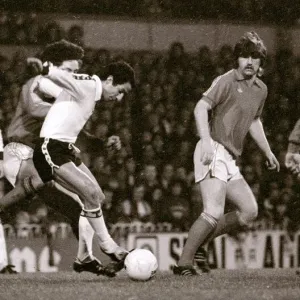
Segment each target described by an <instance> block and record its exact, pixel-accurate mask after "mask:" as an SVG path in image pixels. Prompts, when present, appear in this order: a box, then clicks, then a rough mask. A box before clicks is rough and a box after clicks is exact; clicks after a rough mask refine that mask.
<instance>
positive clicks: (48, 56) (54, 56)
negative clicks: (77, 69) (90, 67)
mask: <svg viewBox="0 0 300 300" xmlns="http://www.w3.org/2000/svg"><path fill="white" fill-rule="evenodd" d="M83 56H84V50H83V48H82V47H80V46H78V45H76V44H73V43H71V42H68V41H66V40H64V39H63V40H60V41H58V42H54V43H51V44H48V45H47V46H46V47H45V50H44V51H43V52H42V54H41V60H42V61H43V62H45V61H50V62H52V63H53V64H54V65H55V66H59V65H61V64H62V62H63V61H65V60H81V59H82V58H83Z"/></svg>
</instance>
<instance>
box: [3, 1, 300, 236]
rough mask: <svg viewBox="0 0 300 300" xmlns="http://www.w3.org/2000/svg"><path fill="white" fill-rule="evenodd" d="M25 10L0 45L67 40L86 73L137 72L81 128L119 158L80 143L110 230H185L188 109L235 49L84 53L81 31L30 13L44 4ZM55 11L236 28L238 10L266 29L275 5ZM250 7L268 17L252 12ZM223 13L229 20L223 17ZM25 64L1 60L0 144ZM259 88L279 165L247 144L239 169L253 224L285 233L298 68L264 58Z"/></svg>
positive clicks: (190, 138) (32, 215)
mask: <svg viewBox="0 0 300 300" xmlns="http://www.w3.org/2000/svg"><path fill="white" fill-rule="evenodd" d="M18 2H20V1H18ZM21 2H22V7H20V9H23V11H24V13H18V14H15V13H10V12H9V11H6V12H1V13H0V44H18V45H30V44H31V45H32V44H36V45H45V44H46V43H51V42H54V41H57V40H59V39H61V38H65V39H67V40H70V41H72V42H75V43H77V44H80V45H82V46H83V47H84V48H85V57H84V60H83V66H82V69H81V70H80V72H82V73H90V74H93V73H98V71H99V70H100V69H101V68H102V67H103V66H105V65H106V64H108V63H110V62H113V61H116V60H122V59H123V60H126V61H127V62H129V63H130V64H131V65H132V66H133V67H134V69H135V72H136V77H137V88H136V90H135V91H134V92H133V93H132V94H131V95H128V96H126V99H125V100H124V101H123V102H121V103H110V102H99V103H98V104H97V106H96V110H95V112H94V114H93V115H92V117H91V118H90V120H89V121H88V123H87V124H86V129H87V130H88V131H89V132H90V133H92V134H94V135H95V136H96V137H98V138H100V139H106V138H107V137H108V136H110V135H112V134H115V135H118V136H119V137H120V138H121V141H122V145H123V147H122V149H121V150H120V151H119V152H118V153H111V152H110V151H109V150H108V149H107V151H99V149H97V146H96V145H90V144H87V143H86V142H84V141H80V140H79V141H78V146H79V148H80V149H81V157H82V160H83V161H84V162H85V164H86V165H87V166H89V167H90V168H91V170H92V171H93V173H94V175H95V177H96V179H97V180H98V182H99V184H100V186H101V187H102V188H103V190H104V193H105V195H106V200H105V203H104V205H103V210H104V212H105V216H106V219H107V221H108V222H109V223H111V224H116V223H118V222H125V223H126V222H132V221H140V222H152V223H163V222H166V223H170V224H172V227H173V230H178V231H186V230H187V229H188V228H189V227H190V225H191V223H192V222H193V220H194V219H195V218H197V217H198V215H199V213H200V212H201V209H202V202H201V196H200V194H199V191H198V188H197V186H196V185H195V184H194V174H193V151H194V147H195V144H196V142H197V140H198V137H197V135H196V130H195V124H194V116H193V109H194V106H195V104H196V103H197V101H198V100H199V99H200V98H201V95H202V93H203V92H204V91H205V90H206V89H207V88H208V87H209V86H210V84H211V82H212V80H213V79H214V78H215V77H216V76H218V75H220V74H223V73H225V72H226V71H228V70H230V69H231V68H233V67H234V60H233V49H232V47H231V46H229V45H226V44H224V45H222V46H221V47H220V48H219V49H218V51H214V52H213V51H211V49H210V48H209V47H208V46H206V45H201V46H200V47H199V49H198V52H197V53H195V54H190V53H187V52H186V51H185V48H184V44H181V43H179V42H174V43H173V44H171V45H170V47H169V50H168V51H167V52H165V53H161V52H160V53H157V52H153V51H128V52H122V53H121V54H120V52H118V53H117V52H114V51H110V50H108V49H104V48H100V49H90V48H87V47H85V45H84V42H83V36H84V32H83V29H82V28H81V27H80V26H79V25H74V26H72V27H71V28H70V29H69V30H68V31H64V30H63V29H62V28H61V27H60V26H59V24H58V23H55V22H50V23H46V24H45V23H43V22H41V21H40V19H39V16H38V14H36V13H28V11H32V8H33V7H34V8H35V10H36V11H42V12H44V11H45V10H47V7H48V6H47V5H46V4H48V3H49V1H21ZM54 2H55V3H56V4H55V5H53V7H54V10H55V9H56V8H57V7H60V8H59V9H60V10H61V11H63V12H66V13H68V12H80V11H85V12H86V13H89V12H92V11H93V13H95V12H99V13H103V14H105V13H106V12H108V11H109V13H110V14H121V13H120V11H122V12H124V11H126V14H127V15H128V13H127V10H128V11H130V12H131V13H132V14H135V15H138V16H144V14H147V15H151V14H152V13H153V14H154V11H155V10H159V13H161V14H165V15H168V16H169V17H177V15H176V14H177V13H178V11H180V13H181V16H183V17H186V18H193V17H195V16H196V15H197V16H198V17H199V18H202V17H203V16H204V17H206V18H212V17H214V18H216V12H217V17H219V18H221V17H222V18H227V17H228V18H231V19H234V16H235V15H236V16H239V18H241V14H240V12H241V11H242V12H243V13H244V14H245V15H244V19H245V20H248V19H247V18H248V17H249V18H250V17H251V18H254V17H258V18H259V17H260V16H264V18H266V19H265V20H263V21H269V22H271V21H274V20H276V7H275V6H276V5H279V4H280V1H274V2H272V1H267V0H265V1H259V3H258V2H257V1H255V3H256V5H255V6H253V7H252V5H251V3H252V2H253V1H209V3H208V2H207V1H191V4H192V6H189V9H185V6H183V7H178V6H176V5H177V4H176V3H177V2H178V1H172V0H169V1H157V0H144V1H141V2H139V3H140V4H139V5H141V6H142V7H143V9H142V8H141V7H139V8H137V7H135V2H133V1H118V4H117V5H116V3H115V2H116V1H113V0H110V1H94V0H90V1H76V0H72V1H59V0H56V1H54ZM10 3H11V2H10ZM32 3H34V6H31V5H32ZM51 3H52V2H51ZM182 3H184V2H182ZM258 4H259V5H258ZM10 5H11V4H10ZM178 5H179V4H178ZM204 5H205V9H204ZM207 5H209V7H214V10H212V9H208V8H207ZM226 5H227V6H228V5H230V6H232V9H228V7H226ZM284 5H285V6H284V7H285V8H286V12H285V13H286V14H287V15H286V18H288V19H289V21H293V22H297V18H296V17H295V16H294V14H295V11H294V10H292V9H290V8H289V4H288V3H285V4H284ZM223 6H224V7H226V9H224V7H223ZM246 6H247V9H246V8H245V7H246ZM133 7H135V8H136V9H133ZM191 7H192V8H193V9H191ZM266 7H268V10H266V9H265V8H266ZM272 7H273V9H271V8H272ZM48 8H49V7H48ZM222 8H223V9H222ZM254 8H255V9H257V10H261V11H262V12H264V13H261V14H260V13H259V12H257V13H254V12H253V11H252V10H253V9H254ZM281 9H282V8H281ZM48 11H49V10H48ZM48 11H47V12H48ZM50 11H51V10H50ZM25 12H26V13H25ZM199 12H201V13H199ZM229 12H230V14H232V12H234V14H235V15H230V16H229V15H228V14H229ZM226 13H227V15H226ZM248 14H249V15H248ZM247 16H248V17H247ZM292 16H294V18H293V19H292ZM251 20H252V19H251ZM25 63H26V57H25V56H24V54H23V53H22V52H17V53H16V54H15V55H14V56H13V57H12V58H8V57H7V56H5V55H4V54H1V55H0V99H1V102H0V127H1V128H2V129H3V131H4V139H5V128H7V126H8V124H9V122H10V120H11V118H12V116H13V114H14V111H15V107H16V104H17V102H18V97H19V92H20V83H21V82H22V79H23V77H24V71H25ZM262 79H263V81H264V82H265V83H266V84H267V86H268V89H269V95H268V99H267V101H266V105H265V108H264V113H263V123H264V126H265V131H266V134H267V137H268V140H269V142H270V144H271V148H272V149H273V151H274V153H275V154H276V156H277V157H278V159H279V160H280V163H281V171H280V173H275V172H270V171H267V169H266V167H265V160H264V157H263V156H262V154H261V153H260V152H259V151H258V148H257V147H256V145H255V144H254V142H253V141H252V140H250V139H247V141H246V145H245V148H244V153H243V155H242V157H241V158H240V159H239V160H238V164H239V165H240V167H241V170H242V173H243V174H244V176H245V179H246V181H247V182H248V183H249V185H250V187H251V189H252V190H253V192H254V194H255V195H256V198H257V200H258V204H259V208H260V209H259V212H260V214H259V217H258V223H257V224H270V226H273V227H276V226H277V227H278V228H283V227H284V228H288V230H290V231H291V232H293V231H295V230H297V229H298V225H299V224H298V223H299V222H298V218H299V215H300V201H299V200H298V198H299V195H298V194H299V186H300V184H299V182H297V180H296V178H294V177H293V176H292V175H291V174H290V173H289V172H287V171H286V170H285V167H284V157H285V154H286V150H287V144H288V136H289V133H290V131H291V130H292V128H293V126H294V124H295V122H296V121H297V119H298V118H299V117H300V106H299V105H300V86H299V80H300V59H299V58H298V57H295V56H294V55H293V53H292V52H291V51H290V50H288V49H283V50H280V51H278V52H277V53H275V55H272V56H269V57H268V61H267V66H266V68H265V73H264V75H263V77H262ZM5 188H6V190H7V191H8V190H9V189H10V188H11V187H10V186H9V185H8V184H6V187H5ZM25 208H26V209H25ZM13 211H14V212H15V211H17V213H16V214H12V216H11V219H10V220H8V221H9V222H11V223H12V224H20V223H39V222H41V220H42V219H43V218H45V216H47V215H48V217H49V218H52V220H56V221H60V220H63V219H62V218H61V217H59V216H57V215H54V213H53V212H51V211H48V210H47V208H46V207H44V206H43V205H41V203H40V202H39V201H32V205H31V206H28V205H26V206H24V205H23V206H19V210H15V208H14V210H13Z"/></svg>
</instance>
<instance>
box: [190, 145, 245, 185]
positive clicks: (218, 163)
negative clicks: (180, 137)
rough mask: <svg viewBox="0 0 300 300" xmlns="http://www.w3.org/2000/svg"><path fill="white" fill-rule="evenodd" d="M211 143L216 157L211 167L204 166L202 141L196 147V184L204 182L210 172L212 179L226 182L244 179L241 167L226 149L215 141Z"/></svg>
mask: <svg viewBox="0 0 300 300" xmlns="http://www.w3.org/2000/svg"><path fill="white" fill-rule="evenodd" d="M211 143H212V146H213V149H214V157H213V160H212V162H211V163H210V164H209V165H204V164H203V163H202V162H201V151H202V149H201V140H199V141H198V143H197V145H196V148H195V152H194V172H195V182H199V181H202V180H203V179H204V178H205V177H206V176H207V174H208V173H209V172H210V175H211V176H212V177H216V178H218V179H220V180H222V181H225V182H228V181H230V180H237V179H241V178H243V175H242V174H241V172H240V169H239V167H238V166H237V165H236V160H235V158H234V157H233V156H232V155H231V154H230V153H229V152H228V151H227V150H226V149H225V147H224V146H223V145H222V144H220V143H218V142H216V141H214V140H211Z"/></svg>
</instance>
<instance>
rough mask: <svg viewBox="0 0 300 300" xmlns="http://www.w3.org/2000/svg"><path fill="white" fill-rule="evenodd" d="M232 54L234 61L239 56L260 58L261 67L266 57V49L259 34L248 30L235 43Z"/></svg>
mask: <svg viewBox="0 0 300 300" xmlns="http://www.w3.org/2000/svg"><path fill="white" fill-rule="evenodd" d="M233 54H234V57H235V59H236V61H237V59H238V58H239V57H249V56H252V57H253V58H260V60H261V67H263V66H264V64H265V62H266V58H267V49H266V46H265V45H264V42H263V41H262V39H261V38H260V37H259V35H258V34H257V33H256V32H254V31H250V32H246V33H245V34H244V35H243V36H242V37H241V38H240V40H239V41H238V42H237V43H236V45H235V47H234V51H233Z"/></svg>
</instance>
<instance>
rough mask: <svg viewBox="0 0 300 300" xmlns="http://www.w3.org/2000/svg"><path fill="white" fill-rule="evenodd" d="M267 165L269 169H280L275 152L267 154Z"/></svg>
mask: <svg viewBox="0 0 300 300" xmlns="http://www.w3.org/2000/svg"><path fill="white" fill-rule="evenodd" d="M266 165H267V168H268V169H269V170H276V171H277V172H279V170H280V164H279V162H278V160H277V158H276V157H275V155H274V153H273V152H270V153H269V154H268V155H267V161H266Z"/></svg>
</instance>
